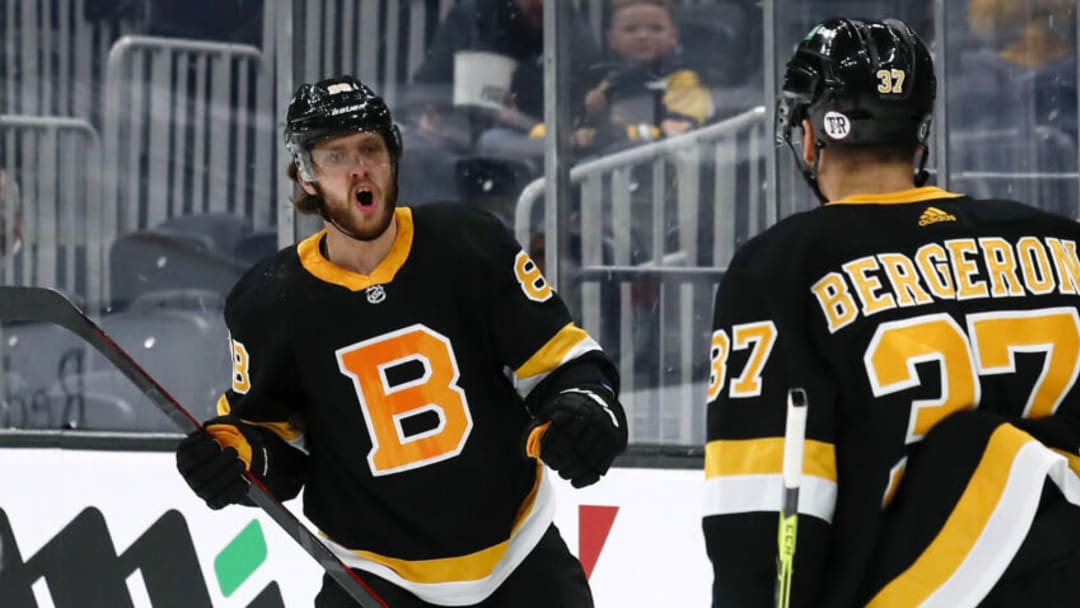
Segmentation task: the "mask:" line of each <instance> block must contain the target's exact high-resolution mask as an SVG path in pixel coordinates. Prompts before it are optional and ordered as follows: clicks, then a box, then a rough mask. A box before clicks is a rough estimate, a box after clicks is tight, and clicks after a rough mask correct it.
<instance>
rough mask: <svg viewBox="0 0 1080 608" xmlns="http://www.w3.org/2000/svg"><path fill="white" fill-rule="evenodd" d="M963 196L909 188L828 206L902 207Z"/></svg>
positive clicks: (850, 198)
mask: <svg viewBox="0 0 1080 608" xmlns="http://www.w3.org/2000/svg"><path fill="white" fill-rule="evenodd" d="M962 196H964V195H963V194H957V193H955V192H948V191H946V190H942V189H941V188H938V187H937V186H923V187H921V188H909V189H907V190H900V191H898V192H886V193H883V194H853V195H851V196H845V197H844V198H842V199H839V200H835V201H829V202H827V203H825V204H826V205H902V204H904V203H921V202H923V201H932V200H937V199H942V198H960V197H962Z"/></svg>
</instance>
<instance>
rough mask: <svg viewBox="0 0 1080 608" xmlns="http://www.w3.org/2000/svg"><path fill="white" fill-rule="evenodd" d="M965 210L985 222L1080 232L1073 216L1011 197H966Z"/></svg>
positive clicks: (1079, 227)
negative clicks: (1040, 207) (1059, 213)
mask: <svg viewBox="0 0 1080 608" xmlns="http://www.w3.org/2000/svg"><path fill="white" fill-rule="evenodd" d="M964 211H965V212H966V213H968V214H969V215H971V216H972V217H974V218H976V219H977V220H978V221H979V222H980V223H983V224H991V223H1001V224H1011V225H1015V224H1017V223H1020V222H1024V223H1027V224H1030V225H1032V226H1033V227H1037V226H1045V227H1048V228H1057V229H1062V230H1066V231H1071V232H1076V233H1080V225H1078V224H1077V223H1076V221H1075V220H1073V219H1072V218H1068V217H1065V216H1062V215H1058V214H1056V213H1051V212H1049V211H1045V210H1043V209H1039V208H1037V207H1034V206H1032V205H1029V204H1026V203H1022V202H1020V201H1015V200H1010V199H991V198H986V199H974V198H966V199H964Z"/></svg>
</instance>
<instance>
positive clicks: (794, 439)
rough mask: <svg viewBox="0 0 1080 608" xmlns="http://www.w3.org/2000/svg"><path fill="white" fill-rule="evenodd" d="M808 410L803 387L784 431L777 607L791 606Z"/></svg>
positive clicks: (794, 396)
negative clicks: (800, 483)
mask: <svg viewBox="0 0 1080 608" xmlns="http://www.w3.org/2000/svg"><path fill="white" fill-rule="evenodd" d="M806 409H807V401H806V391H804V390H803V389H801V388H793V389H791V390H789V391H788V402H787V423H786V425H785V428H784V464H783V478H784V496H783V499H782V501H781V503H780V526H779V529H778V531H777V536H776V544H777V553H778V555H777V559H776V607H777V608H788V606H789V605H790V604H791V575H792V572H793V570H794V561H795V540H796V537H797V536H798V531H799V482H800V480H801V478H802V467H803V442H804V440H805V439H806Z"/></svg>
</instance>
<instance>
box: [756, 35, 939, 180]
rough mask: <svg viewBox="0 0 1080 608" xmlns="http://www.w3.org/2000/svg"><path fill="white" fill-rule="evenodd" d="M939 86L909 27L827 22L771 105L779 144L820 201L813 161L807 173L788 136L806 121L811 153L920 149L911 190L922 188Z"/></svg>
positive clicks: (802, 49) (799, 54)
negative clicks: (812, 140) (833, 149)
mask: <svg viewBox="0 0 1080 608" xmlns="http://www.w3.org/2000/svg"><path fill="white" fill-rule="evenodd" d="M936 92H937V80H936V78H935V77H934V63H933V59H932V58H931V56H930V51H929V50H928V49H927V48H926V45H925V44H923V42H922V40H920V39H919V37H918V36H917V35H916V34H915V33H914V32H913V31H912V30H911V28H910V27H908V26H907V24H905V23H903V22H901V21H898V20H895V19H885V20H882V21H870V20H865V21H864V20H858V19H845V18H833V19H828V20H826V21H824V22H822V23H821V24H819V25H817V26H815V27H814V28H813V29H812V30H810V33H808V34H807V35H806V37H805V38H803V40H802V42H800V43H799V45H798V47H797V48H796V49H795V54H794V56H793V57H792V58H791V60H790V61H789V62H788V64H787V70H786V72H785V74H784V84H783V86H782V87H781V93H780V95H779V97H778V99H777V104H776V139H777V144H778V145H782V144H787V146H788V147H789V148H791V150H792V152H793V153H794V154H795V161H796V163H798V165H799V168H800V170H801V171H802V173H803V176H804V177H805V178H806V181H807V183H809V184H810V187H811V189H813V191H814V194H816V195H817V197H818V198H819V199H821V200H822V201H824V200H825V199H824V197H823V195H822V194H821V191H820V189H819V187H818V183H817V159H818V158H820V154H816V155H815V160H814V166H808V165H807V164H806V163H805V162H804V161H803V159H802V156H801V155H800V154H799V152H798V151H797V150H796V149H795V145H794V143H793V142H792V132H793V130H794V129H796V128H801V126H802V121H803V120H804V119H809V121H810V124H811V125H812V126H813V130H814V136H815V140H816V142H817V144H816V145H817V148H818V150H819V151H820V150H821V149H822V148H827V147H845V148H868V147H893V148H904V147H909V148H910V149H911V150H912V151H914V150H915V148H916V146H921V150H922V154H921V158H920V159H919V161H918V172H917V175H916V176H915V185H916V186H921V185H923V184H924V183H925V182H926V178H927V173H926V171H925V166H926V159H927V157H928V155H929V146H928V144H927V139H928V137H929V134H930V119H931V116H932V114H933V110H934V97H935V95H936Z"/></svg>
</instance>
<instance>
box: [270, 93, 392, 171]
mask: <svg viewBox="0 0 1080 608" xmlns="http://www.w3.org/2000/svg"><path fill="white" fill-rule="evenodd" d="M361 131H363V132H371V133H378V134H379V135H381V136H382V138H383V141H385V142H386V148H387V150H388V151H389V152H390V159H391V161H392V162H393V164H394V179H395V180H396V179H397V166H398V160H399V159H400V158H401V150H402V144H401V131H400V130H399V129H398V127H397V125H395V124H394V121H393V119H392V118H391V116H390V108H388V107H387V105H386V102H385V101H383V99H382V97H379V96H378V95H376V94H375V92H374V91H372V90H371V88H369V87H368V86H367V85H366V84H364V83H362V82H360V81H359V80H357V79H356V78H354V77H352V76H347V75H346V76H339V77H337V78H328V79H326V80H320V81H318V82H316V83H314V84H302V85H300V86H299V87H298V88H297V89H296V93H295V94H293V98H292V101H291V102H289V110H288V113H287V114H286V116H285V147H286V148H287V149H288V151H289V154H291V155H292V158H293V160H294V161H295V162H296V166H297V168H298V169H299V172H300V176H301V177H303V178H304V179H305V180H307V181H309V182H310V181H315V171H314V168H313V167H312V163H311V148H312V147H314V146H315V144H317V143H319V142H320V141H322V140H324V139H327V138H330V137H334V136H337V135H345V134H348V133H357V132H361Z"/></svg>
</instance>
